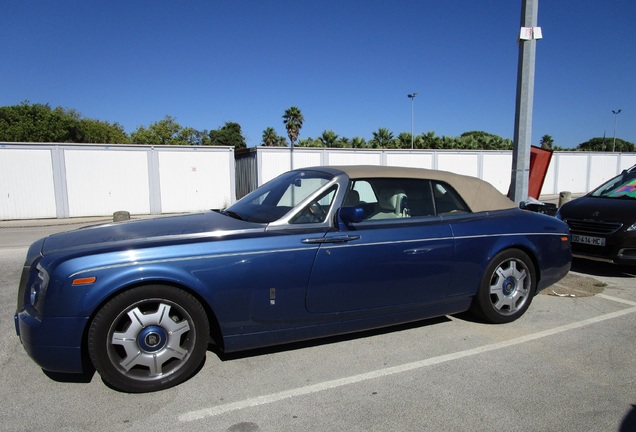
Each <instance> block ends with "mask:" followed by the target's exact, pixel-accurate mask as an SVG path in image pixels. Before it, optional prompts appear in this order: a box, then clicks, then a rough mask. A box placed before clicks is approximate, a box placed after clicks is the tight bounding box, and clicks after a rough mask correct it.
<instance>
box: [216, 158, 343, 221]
mask: <svg viewBox="0 0 636 432" xmlns="http://www.w3.org/2000/svg"><path fill="white" fill-rule="evenodd" d="M332 178H333V176H332V175H330V174H327V173H324V172H319V171H311V170H305V171H291V172H288V173H285V174H283V175H281V176H279V177H276V178H275V179H274V180H272V181H270V182H268V183H266V184H264V185H263V186H261V187H260V188H258V189H256V190H255V191H253V192H251V193H249V194H248V195H246V196H244V197H243V198H241V199H240V200H238V201H237V202H236V203H234V204H233V205H231V206H230V207H228V208H227V209H224V210H222V211H221V213H223V214H227V215H228V216H231V217H235V218H237V219H242V220H245V221H248V222H257V223H270V222H274V221H275V220H278V219H280V218H281V217H283V216H284V215H286V214H287V213H289V211H290V210H291V209H293V208H294V207H296V206H297V205H298V204H299V203H301V202H302V201H303V200H304V199H306V198H307V197H309V196H310V195H312V194H313V193H314V192H316V191H318V190H319V189H320V188H322V187H323V186H324V185H325V184H327V183H329V182H330V181H331V179H332ZM330 196H333V194H331V195H330Z"/></svg>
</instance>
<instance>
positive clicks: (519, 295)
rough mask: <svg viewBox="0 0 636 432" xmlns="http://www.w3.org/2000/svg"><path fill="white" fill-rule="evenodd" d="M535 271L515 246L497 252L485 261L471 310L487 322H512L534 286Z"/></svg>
mask: <svg viewBox="0 0 636 432" xmlns="http://www.w3.org/2000/svg"><path fill="white" fill-rule="evenodd" d="M536 283H537V282H536V271H535V268H534V264H533V263H532V260H531V259H530V257H528V255H527V254H526V253H524V252H522V251H520V250H518V249H509V250H505V251H503V252H500V253H499V254H497V255H496V256H495V257H494V258H493V259H492V260H491V261H490V263H489V264H488V267H487V268H486V271H485V272H484V275H483V277H482V280H481V284H480V286H479V290H478V292H477V295H476V296H475V298H474V299H473V304H472V306H471V311H472V312H473V313H475V314H476V315H478V316H479V317H481V318H483V319H485V320H486V321H488V322H491V323H495V324H500V323H507V322H512V321H514V320H516V319H517V318H519V317H520V316H521V315H523V314H524V313H525V311H526V310H527V309H528V307H529V306H530V303H531V302H532V297H533V295H534V292H535V288H536Z"/></svg>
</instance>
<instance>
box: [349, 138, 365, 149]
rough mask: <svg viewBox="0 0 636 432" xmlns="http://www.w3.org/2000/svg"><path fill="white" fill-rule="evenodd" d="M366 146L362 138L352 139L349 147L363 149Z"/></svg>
mask: <svg viewBox="0 0 636 432" xmlns="http://www.w3.org/2000/svg"><path fill="white" fill-rule="evenodd" d="M366 146H367V142H366V140H365V139H364V138H362V137H353V138H351V147H353V148H364V147H366Z"/></svg>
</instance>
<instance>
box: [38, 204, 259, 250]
mask: <svg viewBox="0 0 636 432" xmlns="http://www.w3.org/2000/svg"><path fill="white" fill-rule="evenodd" d="M254 229H257V230H258V231H263V229H264V228H263V227H262V225H259V224H254V223H250V222H245V221H241V220H237V219H234V218H231V217H229V216H224V215H222V214H219V213H217V212H213V211H210V212H204V213H193V214H187V215H179V216H168V217H159V218H156V219H145V220H133V221H126V222H117V223H109V224H103V225H94V226H88V227H85V228H80V229H77V230H74V231H68V232H64V233H60V234H53V235H51V236H49V237H47V238H45V239H44V242H43V245H42V249H41V253H42V255H48V254H51V253H55V252H60V251H66V250H72V249H85V248H90V249H97V248H106V247H109V248H112V249H120V248H127V247H130V246H132V245H134V246H135V247H144V246H145V245H148V246H149V245H150V244H157V243H161V244H173V243H181V242H184V241H193V239H195V238H197V237H199V238H206V239H211V238H224V237H226V236H227V235H228V234H232V233H239V232H245V231H246V230H254Z"/></svg>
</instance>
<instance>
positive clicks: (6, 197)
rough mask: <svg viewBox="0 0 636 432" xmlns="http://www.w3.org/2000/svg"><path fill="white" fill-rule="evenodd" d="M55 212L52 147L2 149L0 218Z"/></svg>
mask: <svg viewBox="0 0 636 432" xmlns="http://www.w3.org/2000/svg"><path fill="white" fill-rule="evenodd" d="M55 215H56V213H55V189H54V186H53V168H52V161H51V150H48V149H47V150H36V149H30V150H20V149H1V151H0V220H2V219H28V218H36V219H37V218H54V217H55Z"/></svg>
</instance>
